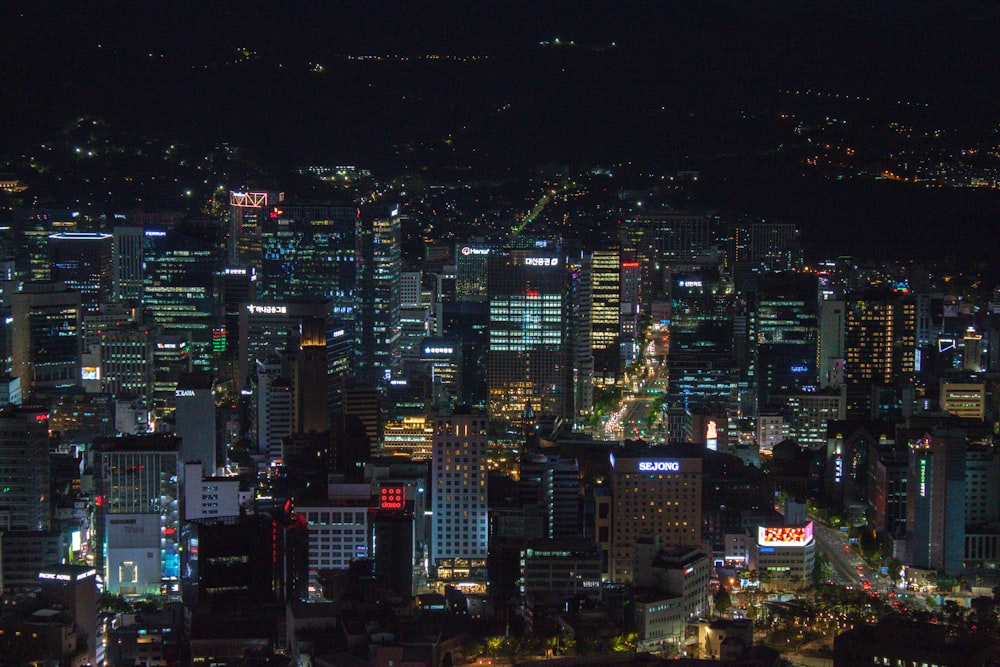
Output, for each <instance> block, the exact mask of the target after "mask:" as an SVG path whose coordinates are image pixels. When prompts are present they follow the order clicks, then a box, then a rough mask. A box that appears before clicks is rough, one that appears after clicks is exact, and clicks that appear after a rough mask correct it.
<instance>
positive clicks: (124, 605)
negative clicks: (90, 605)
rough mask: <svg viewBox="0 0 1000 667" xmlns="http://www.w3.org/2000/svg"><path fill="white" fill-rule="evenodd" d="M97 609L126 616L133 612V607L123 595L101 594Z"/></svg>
mask: <svg viewBox="0 0 1000 667" xmlns="http://www.w3.org/2000/svg"><path fill="white" fill-rule="evenodd" d="M97 609H98V611H103V612H111V613H113V614H126V613H128V612H130V611H133V607H132V605H131V604H129V602H128V601H127V600H126V599H125V598H123V597H122V596H121V595H115V594H114V593H107V592H104V593H101V597H100V599H99V600H98V602H97Z"/></svg>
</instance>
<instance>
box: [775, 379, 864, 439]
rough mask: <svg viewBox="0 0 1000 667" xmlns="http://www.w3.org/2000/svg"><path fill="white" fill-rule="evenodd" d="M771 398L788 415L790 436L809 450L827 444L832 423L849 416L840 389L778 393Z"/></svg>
mask: <svg viewBox="0 0 1000 667" xmlns="http://www.w3.org/2000/svg"><path fill="white" fill-rule="evenodd" d="M770 398H771V402H772V405H774V406H777V407H778V408H779V410H780V413H781V414H782V415H783V416H784V417H786V418H787V426H786V428H785V430H786V432H787V434H788V437H789V438H791V439H793V440H794V441H795V442H797V443H798V444H799V445H801V446H802V447H807V448H809V449H816V448H818V447H821V446H826V442H827V426H828V424H829V422H831V421H835V420H842V419H845V418H846V417H847V406H846V402H845V398H844V393H843V391H842V390H840V389H833V388H827V389H820V390H818V391H803V392H799V393H795V394H774V395H772V396H771V397H770Z"/></svg>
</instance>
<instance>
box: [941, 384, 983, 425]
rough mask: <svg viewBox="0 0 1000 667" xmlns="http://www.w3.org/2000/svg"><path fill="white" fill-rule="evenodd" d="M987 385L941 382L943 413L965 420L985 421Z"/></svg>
mask: <svg viewBox="0 0 1000 667" xmlns="http://www.w3.org/2000/svg"><path fill="white" fill-rule="evenodd" d="M986 399H987V391H986V384H985V383H983V382H956V381H954V380H945V379H943V378H942V380H941V398H940V400H941V411H942V412H949V413H951V414H953V415H955V416H956V417H962V418H965V419H979V420H981V419H983V418H984V417H985V416H986Z"/></svg>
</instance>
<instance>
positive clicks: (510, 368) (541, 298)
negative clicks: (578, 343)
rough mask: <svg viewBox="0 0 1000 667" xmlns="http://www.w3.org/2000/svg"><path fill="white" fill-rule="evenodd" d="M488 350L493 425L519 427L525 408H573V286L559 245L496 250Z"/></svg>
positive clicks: (563, 411) (548, 414)
mask: <svg viewBox="0 0 1000 667" xmlns="http://www.w3.org/2000/svg"><path fill="white" fill-rule="evenodd" d="M489 295H490V326H489V336H490V338H489V348H488V352H487V383H488V387H489V397H488V403H487V405H488V410H489V416H490V422H491V424H494V425H495V426H497V427H498V428H506V429H508V430H512V431H515V432H517V431H520V427H521V416H522V415H523V414H525V410H526V408H529V407H530V408H531V410H532V411H533V412H534V414H536V415H538V416H539V417H542V418H565V417H568V416H570V415H571V412H570V411H571V410H572V400H571V399H572V396H571V386H572V385H571V382H572V368H571V366H570V363H569V356H568V355H569V349H568V336H567V314H568V303H567V301H568V286H567V273H566V269H565V267H564V257H562V254H561V253H560V251H559V248H558V247H554V246H543V247H540V248H537V249H530V250H520V249H508V250H503V251H499V252H496V253H494V254H492V255H491V256H490V263H489Z"/></svg>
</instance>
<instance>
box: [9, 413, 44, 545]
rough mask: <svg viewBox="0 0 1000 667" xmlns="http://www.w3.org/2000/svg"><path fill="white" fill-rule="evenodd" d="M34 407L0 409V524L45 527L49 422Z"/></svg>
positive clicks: (30, 528)
mask: <svg viewBox="0 0 1000 667" xmlns="http://www.w3.org/2000/svg"><path fill="white" fill-rule="evenodd" d="M48 418H49V416H48V414H47V413H45V412H43V411H42V410H41V409H37V408H28V407H25V408H18V407H16V406H13V405H8V406H6V407H5V408H4V409H3V410H0V528H2V529H3V530H31V531H39V530H48V529H49V525H50V524H51V521H52V518H51V515H50V506H51V501H50V498H49V496H50V488H49V477H50V472H49V470H50V468H49V422H48Z"/></svg>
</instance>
